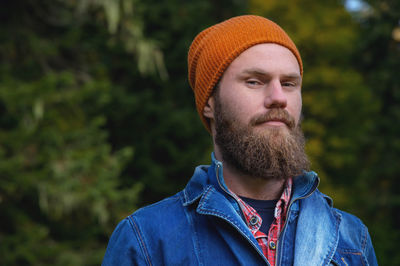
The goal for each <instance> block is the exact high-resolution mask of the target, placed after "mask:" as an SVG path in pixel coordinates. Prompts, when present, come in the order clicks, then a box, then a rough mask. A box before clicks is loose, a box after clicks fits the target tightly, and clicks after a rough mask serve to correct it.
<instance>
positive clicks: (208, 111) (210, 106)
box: [203, 96, 215, 119]
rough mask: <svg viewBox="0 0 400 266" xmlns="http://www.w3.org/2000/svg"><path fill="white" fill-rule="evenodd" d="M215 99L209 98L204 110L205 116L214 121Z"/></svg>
mask: <svg viewBox="0 0 400 266" xmlns="http://www.w3.org/2000/svg"><path fill="white" fill-rule="evenodd" d="M214 108H215V99H214V96H211V97H210V98H208V100H207V102H206V105H205V106H204V109H203V115H204V116H205V117H207V118H208V119H214Z"/></svg>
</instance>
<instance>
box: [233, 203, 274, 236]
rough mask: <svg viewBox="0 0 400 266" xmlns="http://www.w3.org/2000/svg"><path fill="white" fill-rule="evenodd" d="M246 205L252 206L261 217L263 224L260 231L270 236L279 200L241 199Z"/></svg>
mask: <svg viewBox="0 0 400 266" xmlns="http://www.w3.org/2000/svg"><path fill="white" fill-rule="evenodd" d="M240 198H241V199H242V200H243V201H244V202H246V204H248V205H250V206H251V207H252V208H253V209H255V210H256V212H257V213H258V214H259V215H260V217H261V219H262V224H261V227H260V231H261V232H263V233H264V234H266V235H268V231H269V228H270V227H271V224H272V222H273V221H274V211H275V206H276V203H277V202H278V200H256V199H249V198H245V197H240Z"/></svg>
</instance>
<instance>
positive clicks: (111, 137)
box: [0, 0, 400, 265]
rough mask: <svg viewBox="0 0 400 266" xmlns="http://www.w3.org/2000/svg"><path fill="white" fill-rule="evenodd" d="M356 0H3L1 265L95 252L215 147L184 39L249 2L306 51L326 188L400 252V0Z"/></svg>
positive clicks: (386, 254)
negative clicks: (201, 113) (197, 103)
mask: <svg viewBox="0 0 400 266" xmlns="http://www.w3.org/2000/svg"><path fill="white" fill-rule="evenodd" d="M351 2H352V3H353V4H354V3H356V4H358V7H357V8H355V9H351V10H349V8H346V7H345V6H346V5H345V4H349V2H347V3H346V2H344V1H339V0H329V1H313V0H287V1H279V0H268V1H266V0H248V1H246V0H220V1H213V0H191V1H184V0H168V1H160V0H146V1H144V0H80V1H77V0H56V1H54V0H42V1H34V0H14V1H11V0H8V1H7V0H6V1H2V3H1V8H0V16H1V21H2V23H1V25H0V40H1V41H0V58H1V61H0V114H1V116H0V265H99V264H100V262H101V260H102V257H103V255H104V252H105V248H106V245H107V241H108V238H109V236H110V234H111V233H112V231H113V229H114V228H115V226H116V224H117V223H118V222H119V221H120V220H121V219H123V218H124V217H126V216H127V215H129V214H130V213H132V212H133V211H134V210H136V209H137V208H139V207H141V206H143V205H146V204H150V203H153V202H155V201H158V200H160V199H162V198H163V197H166V196H169V195H172V194H175V193H176V192H177V191H179V190H180V189H182V188H183V187H184V186H185V184H186V182H187V181H188V180H189V179H190V177H191V175H192V172H193V169H194V167H195V166H197V165H198V164H208V163H209V162H210V152H211V151H212V144H211V140H210V136H209V135H208V133H207V131H206V130H204V128H203V126H202V124H201V122H200V119H199V118H198V116H197V113H196V111H195V107H194V97H193V93H192V91H191V89H190V87H189V85H188V82H187V69H186V56H187V50H188V48H189V46H190V43H191V41H192V39H193V38H194V37H195V35H196V34H197V33H198V32H200V31H201V30H202V29H204V28H205V27H207V26H210V25H212V24H215V23H217V22H220V21H222V20H224V19H227V18H229V17H231V16H235V15H240V14H249V13H250V14H257V15H262V16H265V17H268V18H270V19H272V20H274V21H275V22H277V23H278V24H280V25H281V26H282V27H283V28H284V29H285V30H286V31H287V32H288V33H289V35H290V36H291V37H292V38H293V40H294V42H295V43H296V44H297V45H298V48H299V50H300V52H301V55H302V58H303V62H304V81H303V102H304V103H303V105H304V122H303V128H304V131H305V135H306V138H307V141H308V142H307V152H308V154H309V156H310V158H311V161H312V167H313V169H314V170H315V171H317V172H318V173H319V176H320V177H321V180H322V182H321V186H320V189H321V190H322V191H323V192H325V193H327V194H328V195H330V196H331V197H333V199H334V202H335V206H336V207H338V208H341V209H344V210H346V211H349V212H351V213H354V214H356V215H357V216H358V217H360V218H361V219H362V220H363V221H364V223H365V224H366V225H367V226H368V227H369V230H370V234H371V236H372V240H373V243H374V246H375V250H376V254H377V257H378V261H379V263H380V265H400V252H398V241H399V240H400V228H399V224H400V194H399V191H400V186H399V185H398V183H396V182H398V181H397V178H398V176H399V174H400V138H399V136H400V123H399V121H400V105H399V103H400V78H399V72H400V36H399V35H400V1H397V0H380V1H378V0H365V1H363V2H360V1H351Z"/></svg>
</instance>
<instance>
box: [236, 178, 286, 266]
mask: <svg viewBox="0 0 400 266" xmlns="http://www.w3.org/2000/svg"><path fill="white" fill-rule="evenodd" d="M291 193H292V179H291V178H289V179H288V180H287V182H286V185H285V188H284V190H283V193H282V195H281V197H280V199H279V200H278V202H277V203H276V206H275V213H274V216H275V219H274V221H273V222H272V224H271V227H270V228H269V232H268V235H266V234H265V233H263V232H261V231H259V229H260V226H261V223H262V219H261V217H260V215H259V214H258V213H257V212H256V210H254V209H253V208H252V207H251V206H249V205H248V204H246V203H245V202H244V201H243V200H242V199H240V198H239V197H237V196H236V195H235V194H234V193H232V194H233V195H235V198H236V199H237V201H238V202H239V205H240V208H241V210H242V212H243V215H244V217H245V219H246V223H247V226H248V227H249V229H250V231H251V233H252V234H253V236H254V237H255V239H256V240H257V242H258V244H259V245H260V247H261V249H262V252H263V253H264V256H265V257H266V258H267V260H268V261H269V263H270V264H271V265H275V260H276V247H277V242H278V237H279V234H280V233H281V232H282V229H283V226H284V224H285V221H286V214H287V208H288V206H289V202H290V197H291Z"/></svg>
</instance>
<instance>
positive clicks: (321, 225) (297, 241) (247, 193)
mask: <svg viewBox="0 0 400 266" xmlns="http://www.w3.org/2000/svg"><path fill="white" fill-rule="evenodd" d="M188 69H189V82H190V85H191V87H192V89H193V91H194V95H195V100H196V107H197V111H198V113H199V115H200V118H201V120H202V122H203V123H204V125H205V127H206V129H207V130H208V131H209V132H210V133H211V136H212V139H213V145H214V152H213V153H212V155H211V157H212V163H211V165H210V166H199V167H197V168H196V170H195V172H194V175H193V177H192V179H191V180H190V181H189V183H188V184H187V186H186V188H185V189H184V190H183V191H181V192H179V193H177V194H176V195H174V196H172V197H170V198H167V199H165V200H163V201H161V202H158V203H156V204H153V205H151V206H147V207H144V208H142V209H140V210H138V211H136V212H135V213H134V214H132V215H130V216H129V217H128V218H126V219H125V220H123V221H122V222H121V223H120V224H119V225H118V227H117V228H116V229H115V231H114V233H113V235H112V237H111V239H110V242H109V245H108V248H107V251H106V255H105V257H104V260H103V265H301V266H304V265H377V261H376V257H375V253H374V250H373V247H372V243H371V239H370V236H369V234H368V230H367V228H366V227H365V225H364V224H363V223H362V222H361V221H360V220H359V219H358V218H356V217H355V216H353V215H351V214H348V213H345V212H343V211H340V210H337V209H335V208H333V207H332V200H331V199H330V198H329V197H327V196H325V195H323V194H322V193H321V192H319V191H318V189H317V186H318V184H319V178H318V177H317V174H316V173H314V172H312V171H309V162H308V159H307V156H306V154H305V152H304V143H305V140H304V136H303V133H302V130H301V127H300V122H301V109H302V99H301V85H302V77H303V64H302V61H301V57H300V53H299V51H298V50H297V48H296V46H295V44H294V43H293V42H292V40H291V39H290V38H289V36H288V35H287V34H286V33H285V32H284V31H283V30H282V29H281V28H280V27H279V26H278V25H277V24H275V23H274V22H272V21H270V20H268V19H266V18H263V17H259V16H251V15H246V16H239V17H234V18H231V19H229V20H227V21H224V22H221V23H219V24H216V25H214V26H212V27H210V28H207V29H205V30H204V31H202V32H201V33H200V34H198V35H197V37H196V38H195V39H194V41H193V43H192V45H191V47H190V49H189V55H188Z"/></svg>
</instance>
